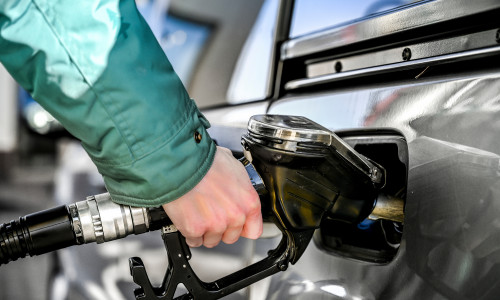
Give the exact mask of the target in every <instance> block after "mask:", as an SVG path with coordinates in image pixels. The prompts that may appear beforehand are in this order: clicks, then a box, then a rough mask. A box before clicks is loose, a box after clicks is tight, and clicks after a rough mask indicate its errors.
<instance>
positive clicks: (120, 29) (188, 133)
mask: <svg viewBox="0 0 500 300" xmlns="http://www.w3.org/2000/svg"><path fill="white" fill-rule="evenodd" d="M0 62H1V63H2V64H3V65H4V66H5V67H6V69H7V70H8V71H9V72H10V73H11V74H12V76H13V77H14V78H15V79H16V80H17V82H18V83H19V84H20V85H21V86H23V87H24V88H25V89H26V90H27V91H28V92H29V93H30V94H31V95H32V96H33V98H34V99H35V100H37V101H38V102H39V103H40V104H41V105H42V106H43V107H44V108H45V109H46V110H47V111H48V112H50V113H51V114H52V115H53V116H54V117H55V118H56V119H58V120H59V121H60V122H61V123H62V124H63V126H64V127H65V128H66V129H67V130H68V131H69V132H71V133H72V134H73V135H74V136H75V137H77V138H78V139H80V140H81V142H82V145H83V147H84V148H85V150H86V151H87V153H88V154H89V156H90V157H91V159H92V161H93V162H94V163H95V164H96V166H97V168H98V170H99V172H100V173H101V174H102V176H103V178H104V182H105V184H106V188H107V189H108V191H109V192H110V194H111V196H112V199H113V200H114V201H115V202H118V203H122V204H129V205H136V206H158V205H161V204H163V203H167V202H169V201H172V200H174V199H176V198H178V197H180V196H182V195H183V194H185V193H186V192H188V191H189V190H191V189H192V188H193V187H194V186H195V185H196V184H197V183H198V182H199V181H200V180H201V179H202V178H203V176H204V175H205V174H206V172H207V171H208V169H209V168H210V166H211V163H212V161H213V157H214V154H215V148H216V147H215V145H214V143H213V141H212V140H211V139H210V137H209V135H208V133H207V131H206V128H208V127H209V124H208V121H207V120H206V119H205V118H204V116H203V115H202V114H201V113H200V112H199V110H198V108H197V107H196V105H195V103H194V101H193V100H191V99H190V98H189V96H188V94H187V92H186V90H185V88H184V86H183V85H182V83H181V82H180V80H179V78H178V77H177V75H176V74H175V72H174V70H173V69H172V66H171V65H170V63H169V62H168V60H167V58H166V56H165V54H164V52H163V50H162V49H161V48H160V46H159V45H158V43H157V42H156V40H155V38H154V36H153V34H152V33H151V31H150V29H149V27H148V26H147V24H146V22H145V21H144V19H143V18H142V17H141V15H140V14H139V13H138V11H137V9H136V6H135V2H134V1H133V0H122V1H120V0H86V1H74V0H60V1H54V0H2V1H1V2H0Z"/></svg>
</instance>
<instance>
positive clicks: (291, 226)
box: [242, 115, 385, 263]
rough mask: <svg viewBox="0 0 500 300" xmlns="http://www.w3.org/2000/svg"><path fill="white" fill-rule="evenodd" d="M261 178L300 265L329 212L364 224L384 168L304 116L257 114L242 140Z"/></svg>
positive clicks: (381, 184) (341, 218) (270, 203)
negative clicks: (306, 249) (299, 260)
mask: <svg viewBox="0 0 500 300" xmlns="http://www.w3.org/2000/svg"><path fill="white" fill-rule="evenodd" d="M242 145H243V147H244V149H245V156H246V157H247V158H248V159H249V160H250V161H251V162H252V164H253V165H254V166H255V168H256V170H257V171H258V172H259V174H260V176H261V177H262V179H263V181H264V183H265V185H266V187H267V191H268V195H269V199H268V200H267V201H269V204H267V206H269V207H271V209H272V212H273V214H274V216H275V218H276V219H277V220H278V221H279V222H278V227H280V229H281V230H282V231H283V232H285V233H286V234H287V235H288V236H289V238H290V239H291V240H292V242H291V244H292V245H293V246H292V249H293V250H294V251H291V252H292V253H293V255H292V256H291V258H290V262H292V263H295V262H296V261H297V260H298V259H299V258H300V255H302V253H303V252H304V250H305V248H306V247H307V244H308V243H309V240H310V238H311V237H312V233H313V232H314V229H316V228H318V227H319V225H320V223H321V221H322V219H323V218H324V217H325V216H328V217H329V218H333V219H336V220H340V221H344V222H348V223H359V222H361V221H362V220H364V219H365V218H366V217H368V216H369V215H370V213H371V212H372V210H373V207H374V205H375V203H376V199H377V196H378V192H379V190H380V188H381V187H383V185H384V184H385V171H384V169H383V168H382V167H381V166H379V165H377V164H376V163H374V162H372V161H370V160H369V159H368V158H366V157H364V156H363V155H361V154H359V153H357V152H356V151H355V150H354V149H352V148H351V147H350V146H349V145H348V144H347V143H345V142H344V141H343V140H342V139H341V138H339V137H338V136H337V135H335V133H333V132H332V131H330V130H328V129H326V128H324V127H322V126H321V125H319V124H317V123H314V122H313V121H311V120H309V119H307V118H305V117H296V116H281V115H258V116H253V117H252V118H251V119H250V121H249V124H248V133H247V134H245V135H244V136H243V138H242Z"/></svg>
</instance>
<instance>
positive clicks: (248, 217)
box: [163, 147, 262, 248]
mask: <svg viewBox="0 0 500 300" xmlns="http://www.w3.org/2000/svg"><path fill="white" fill-rule="evenodd" d="M163 209H165V212H166V213H167V215H168V216H169V217H170V220H172V222H173V223H174V225H175V226H176V227H177V229H178V230H179V231H180V233H181V234H182V235H183V236H184V237H185V238H186V243H187V244H188V245H189V246H190V247H199V246H201V245H204V246H205V247H208V248H211V247H215V246H217V245H218V244H219V242H220V241H221V240H222V241H223V242H224V243H226V244H232V243H234V242H236V241H237V240H238V238H239V237H240V236H242V237H246V238H250V239H256V238H258V237H259V236H260V235H261V234H262V215H261V211H260V200H259V196H258V195H257V192H256V191H255V189H254V188H253V186H252V184H251V182H250V179H249V178H248V175H247V172H246V170H245V168H244V167H243V165H242V164H241V163H240V162H239V161H238V160H236V159H235V158H234V157H233V155H232V154H231V151H230V150H229V149H226V148H223V147H217V151H216V153H215V158H214V162H213V164H212V166H211V168H210V169H209V171H208V173H207V174H206V175H205V177H204V178H203V179H202V180H201V181H200V182H199V183H198V185H196V186H195V187H194V188H193V189H192V190H191V191H189V192H188V193H187V194H185V195H184V196H182V197H180V198H178V199H177V200H175V201H172V202H170V203H167V204H164V205H163Z"/></svg>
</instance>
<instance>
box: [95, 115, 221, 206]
mask: <svg viewBox="0 0 500 300" xmlns="http://www.w3.org/2000/svg"><path fill="white" fill-rule="evenodd" d="M209 126H210V125H209V123H208V121H207V120H206V118H205V117H204V116H203V115H202V114H201V113H200V112H199V111H198V109H197V108H196V107H193V109H192V112H191V113H190V114H188V118H187V120H186V122H185V123H184V126H182V127H181V128H180V130H179V131H178V132H177V133H176V134H174V135H173V136H172V137H171V138H169V140H168V141H165V143H163V144H161V145H160V146H158V147H157V148H156V149H153V150H152V151H151V152H149V153H148V154H146V155H145V156H143V157H140V158H139V159H136V160H135V161H133V162H132V163H129V164H124V165H118V166H117V165H113V166H110V165H107V164H106V163H103V162H100V161H94V163H95V164H96V166H97V168H98V169H99V172H100V173H101V174H102V176H103V178H104V182H105V185H106V188H107V190H108V192H109V193H110V195H111V198H112V199H113V201H114V202H116V203H120V204H126V205H132V206H143V207H156V206H160V205H162V204H165V203H168V202H170V201H173V200H175V199H177V198H179V197H181V196H182V195H184V194H186V193H187V192H188V191H190V190H191V189H193V188H194V187H195V186H196V185H197V184H198V183H199V182H200V181H201V179H202V178H203V177H204V176H205V174H206V173H207V172H208V170H209V169H210V167H211V166H212V162H213V159H214V156H215V151H216V146H215V144H214V142H213V141H212V139H211V138H210V136H209V135H208V132H207V130H206V129H207V128H208V127H209Z"/></svg>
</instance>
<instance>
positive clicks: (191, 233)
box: [182, 223, 206, 238]
mask: <svg viewBox="0 0 500 300" xmlns="http://www.w3.org/2000/svg"><path fill="white" fill-rule="evenodd" d="M205 232H206V228H205V226H204V225H203V224H200V223H193V224H188V225H186V228H185V229H184V232H182V234H183V235H184V236H185V237H186V238H201V237H202V236H203V235H204V234H205Z"/></svg>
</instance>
